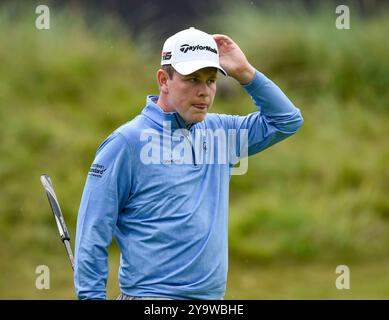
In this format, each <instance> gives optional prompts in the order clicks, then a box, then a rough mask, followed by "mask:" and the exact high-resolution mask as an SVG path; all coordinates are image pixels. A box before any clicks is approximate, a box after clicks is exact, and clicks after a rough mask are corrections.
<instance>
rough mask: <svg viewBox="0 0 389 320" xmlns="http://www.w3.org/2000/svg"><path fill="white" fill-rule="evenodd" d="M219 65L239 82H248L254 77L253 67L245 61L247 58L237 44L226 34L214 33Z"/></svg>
mask: <svg viewBox="0 0 389 320" xmlns="http://www.w3.org/2000/svg"><path fill="white" fill-rule="evenodd" d="M213 38H214V39H215V41H216V44H217V47H218V51H219V59H220V65H221V67H222V68H223V69H224V70H225V71H226V72H227V74H228V75H229V76H231V77H233V78H235V79H236V80H238V81H239V82H240V83H241V84H248V83H250V82H251V80H252V79H253V78H254V73H255V69H254V67H253V66H252V65H251V64H250V63H249V62H248V61H247V58H246V56H245V54H244V53H243V51H242V50H241V49H240V48H239V46H238V45H237V44H236V43H235V42H234V41H233V40H232V39H231V38H230V37H228V36H226V35H223V34H214V35H213Z"/></svg>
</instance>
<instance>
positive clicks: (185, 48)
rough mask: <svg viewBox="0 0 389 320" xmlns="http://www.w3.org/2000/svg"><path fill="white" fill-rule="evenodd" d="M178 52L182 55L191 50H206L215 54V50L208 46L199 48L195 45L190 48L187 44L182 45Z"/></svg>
mask: <svg viewBox="0 0 389 320" xmlns="http://www.w3.org/2000/svg"><path fill="white" fill-rule="evenodd" d="M180 50H181V51H182V52H183V53H187V52H188V50H192V51H195V50H208V51H211V52H213V53H216V54H217V50H216V49H214V48H211V47H209V46H205V47H204V46H200V45H197V46H190V45H189V44H183V45H182V46H181V47H180Z"/></svg>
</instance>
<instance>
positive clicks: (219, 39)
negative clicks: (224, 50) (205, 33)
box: [212, 34, 235, 46]
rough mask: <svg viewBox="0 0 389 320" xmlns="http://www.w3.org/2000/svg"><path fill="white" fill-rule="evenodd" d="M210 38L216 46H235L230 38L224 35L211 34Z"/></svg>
mask: <svg viewBox="0 0 389 320" xmlns="http://www.w3.org/2000/svg"><path fill="white" fill-rule="evenodd" d="M212 36H213V38H214V39H215V41H216V43H217V45H218V46H230V45H234V44H235V43H234V41H232V39H231V38H230V37H228V36H226V35H224V34H213V35H212Z"/></svg>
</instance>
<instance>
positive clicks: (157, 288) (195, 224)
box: [74, 27, 303, 300]
mask: <svg viewBox="0 0 389 320" xmlns="http://www.w3.org/2000/svg"><path fill="white" fill-rule="evenodd" d="M218 72H220V73H222V74H224V75H228V76H230V77H232V78H234V79H235V80H236V81H238V82H239V83H240V84H241V86H242V88H243V90H245V91H246V92H247V93H248V94H249V96H250V97H251V98H252V100H253V102H254V106H253V112H252V113H250V114H248V115H246V116H236V115H225V114H215V113H208V111H209V109H210V108H211V105H212V102H213V100H214V97H215V94H216V82H217V77H218ZM156 78H157V82H158V86H159V95H149V96H147V99H146V105H145V107H144V109H143V111H142V112H141V114H139V115H138V116H136V117H135V118H134V119H132V120H131V121H129V122H127V123H126V124H124V125H122V126H121V127H119V128H118V129H117V130H116V131H114V132H113V133H112V134H111V135H110V136H109V137H108V138H107V139H106V140H105V141H104V142H103V143H102V144H101V145H100V147H99V148H98V150H97V153H96V157H95V159H94V162H93V163H92V165H91V168H90V171H89V174H88V176H87V180H86V184H85V188H84V191H83V194H82V199H81V204H80V208H79V212H78V221H77V233H76V247H75V269H74V271H75V277H74V284H75V288H76V293H77V296H78V298H79V299H106V284H107V277H108V253H107V248H108V247H109V245H110V243H111V241H112V239H113V237H115V238H116V240H117V243H118V246H119V248H120V252H121V257H120V269H119V284H120V290H121V295H120V297H119V299H217V300H218V299H223V297H224V294H225V290H226V280H227V269H228V247H227V245H228V234H227V232H228V196H229V181H230V177H231V174H232V172H233V170H234V165H235V164H237V163H238V161H239V160H241V159H244V158H245V157H247V156H251V155H253V154H256V153H258V152H260V151H262V150H264V149H266V148H268V147H270V146H271V145H273V144H275V143H277V142H279V141H281V140H283V139H285V138H287V137H289V136H290V135H292V134H294V133H295V132H296V131H297V130H298V129H299V128H300V127H301V125H302V123H303V119H302V116H301V113H300V110H299V109H297V108H296V107H295V106H294V105H293V103H292V102H291V101H290V100H289V99H288V98H287V97H286V96H285V94H284V93H283V92H282V91H281V90H280V88H278V87H277V86H276V85H275V84H274V83H273V82H272V81H271V80H269V79H268V78H267V77H266V76H265V75H264V74H262V73H261V72H260V71H258V70H256V69H255V68H254V67H253V66H252V65H251V64H250V63H249V62H248V61H247V59H246V57H245V55H244V53H243V52H242V50H241V49H240V48H239V46H238V45H237V44H236V43H235V42H234V41H233V40H232V39H231V38H229V37H228V36H225V35H209V34H207V33H205V32H202V31H200V30H197V29H195V28H193V27H192V28H189V29H186V30H183V31H180V32H178V33H176V34H175V35H173V36H171V37H170V38H168V39H167V40H166V41H165V43H164V46H163V50H162V60H161V67H160V69H159V70H158V71H157V74H156ZM235 108H236V110H237V113H238V110H239V109H240V108H241V106H239V105H236V106H235ZM247 174H249V171H248V172H247Z"/></svg>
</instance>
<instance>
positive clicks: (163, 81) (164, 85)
mask: <svg viewBox="0 0 389 320" xmlns="http://www.w3.org/2000/svg"><path fill="white" fill-rule="evenodd" d="M168 80H169V75H168V74H167V72H166V71H165V70H162V69H159V70H158V71H157V82H158V86H159V91H160V92H161V93H164V94H167V93H169V86H168Z"/></svg>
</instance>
